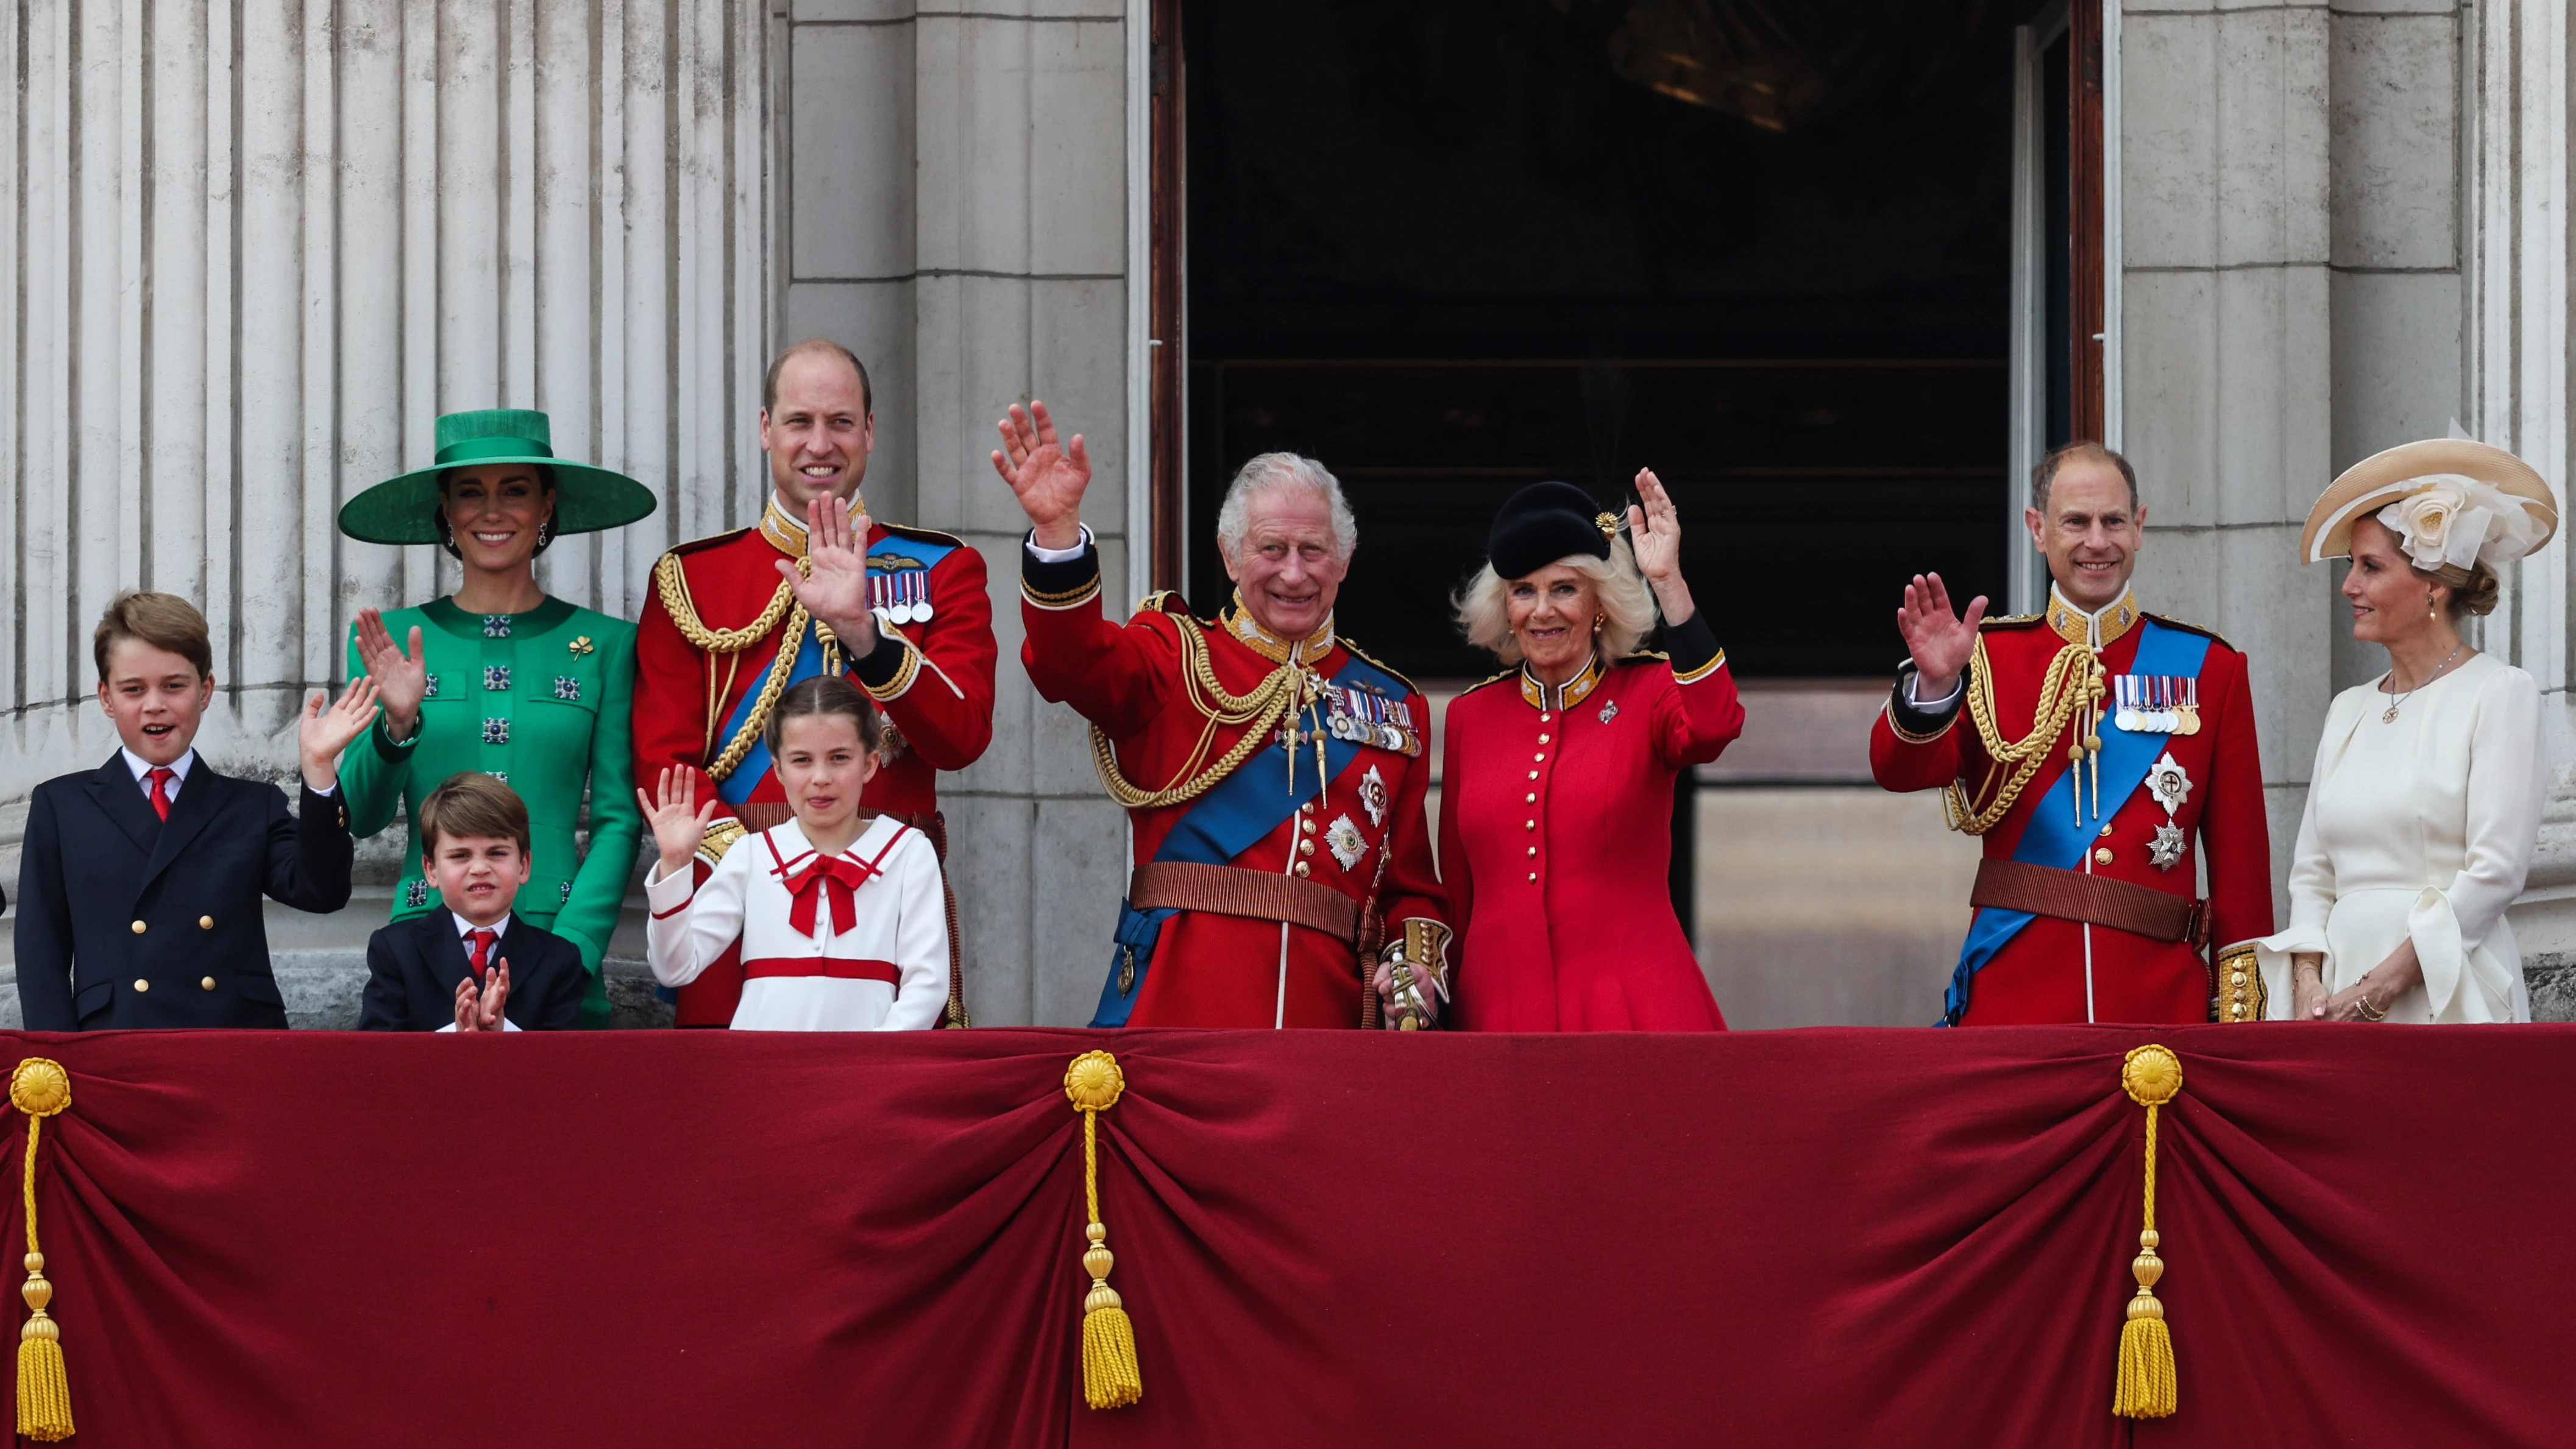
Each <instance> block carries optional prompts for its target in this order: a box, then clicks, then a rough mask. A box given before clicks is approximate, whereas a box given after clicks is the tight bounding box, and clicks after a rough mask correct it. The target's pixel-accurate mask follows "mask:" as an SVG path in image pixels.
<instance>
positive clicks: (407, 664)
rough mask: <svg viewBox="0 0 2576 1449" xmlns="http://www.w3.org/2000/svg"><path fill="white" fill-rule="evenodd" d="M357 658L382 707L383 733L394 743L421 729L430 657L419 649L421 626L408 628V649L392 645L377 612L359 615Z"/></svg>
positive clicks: (379, 612) (392, 638) (389, 634)
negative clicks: (421, 703) (409, 631)
mask: <svg viewBox="0 0 2576 1449" xmlns="http://www.w3.org/2000/svg"><path fill="white" fill-rule="evenodd" d="M358 657H359V658H360V659H361V660H363V661H365V663H366V666H367V678H369V679H370V680H373V681H374V682H375V686H376V703H378V704H380V705H382V706H384V711H385V733H386V734H387V735H390V736H391V737H392V738H393V739H394V740H395V741H396V742H397V743H399V742H401V741H404V740H408V739H410V738H411V737H412V736H413V735H414V734H415V733H417V732H418V731H419V729H420V702H421V701H422V700H423V699H426V698H427V697H428V696H429V656H428V655H427V654H426V653H424V652H422V650H421V647H420V626H419V625H418V624H414V625H412V627H411V648H410V649H409V650H408V651H406V650H405V649H404V648H403V646H402V645H400V644H397V643H395V642H394V636H393V631H391V630H389V629H387V628H386V627H385V616H384V613H383V611H381V610H378V609H360V610H359V611H358Z"/></svg>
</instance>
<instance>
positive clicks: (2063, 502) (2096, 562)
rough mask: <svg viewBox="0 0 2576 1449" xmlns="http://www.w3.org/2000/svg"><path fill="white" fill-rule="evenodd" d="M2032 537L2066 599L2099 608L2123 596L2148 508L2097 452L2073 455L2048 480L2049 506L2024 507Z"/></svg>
mask: <svg viewBox="0 0 2576 1449" xmlns="http://www.w3.org/2000/svg"><path fill="white" fill-rule="evenodd" d="M2022 521H2023V522H2024V523H2025V524H2026V525H2027V526H2028V527H2029V529H2030V538H2031V542H2033V543H2035V544H2037V545H2039V550H2040V552H2042V553H2044V554H2046V555H2048V575H2049V577H2050V578H2053V579H2055V580H2056V581H2057V592H2058V593H2059V594H2061V595H2063V596H2065V599H2066V602H2068V603H2070V604H2073V605H2074V606H2075V607H2077V608H2079V609H2082V610H2084V611H2085V612H2086V613H2097V612H2099V611H2101V610H2102V609H2105V608H2107V607H2109V606H2110V605H2111V604H2113V603H2115V602H2117V601H2118V599H2119V597H2120V594H2121V591H2122V590H2124V589H2126V588H2128V587H2129V575H2130V574H2131V573H2133V572H2135V571H2136V569H2137V567H2138V539H2139V534H2140V532H2141V531H2142V530H2143V529H2145V527H2146V526H2147V510H2146V509H2145V508H2144V507H2143V506H2135V505H2132V504H2131V503H2130V501H2129V481H2128V480H2127V479H2126V478H2123V477H2121V476H2120V470H2119V469H2118V468H2117V467H2115V466H2113V465H2112V464H2110V463H2107V462H2104V461H2102V460H2101V459H2098V458H2072V459H2069V460H2067V461H2066V463H2064V464H2063V465H2062V466H2060V467H2059V468H2058V470H2057V476H2056V477H2055V478H2053V479H2051V480H2049V485H2048V511H2047V512H2046V513H2045V514H2043V513H2041V512H2040V511H2039V510H2038V509H2036V508H2026V509H2024V510H2022Z"/></svg>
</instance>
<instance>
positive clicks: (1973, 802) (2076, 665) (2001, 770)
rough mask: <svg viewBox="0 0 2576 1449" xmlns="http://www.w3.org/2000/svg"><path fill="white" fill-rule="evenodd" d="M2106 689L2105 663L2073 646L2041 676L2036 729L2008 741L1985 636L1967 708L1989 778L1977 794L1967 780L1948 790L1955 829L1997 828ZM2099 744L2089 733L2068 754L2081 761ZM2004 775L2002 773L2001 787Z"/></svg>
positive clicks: (1945, 805) (1945, 802) (1945, 804)
mask: <svg viewBox="0 0 2576 1449" xmlns="http://www.w3.org/2000/svg"><path fill="white" fill-rule="evenodd" d="M2102 694H2103V686H2102V662H2101V661H2100V660H2099V659H2096V658H2095V657H2094V656H2093V651H2092V650H2090V649H2087V648H2085V647H2084V646H2083V645H2081V644H2069V645H2067V646H2066V647H2065V648H2063V649H2060V650H2058V651H2057V657H2056V658H2055V659H2052V660H2050V661H2049V662H2048V675H2047V677H2046V678H2045V679H2043V680H2041V681H2040V686H2039V704H2038V708H2037V709H2036V711H2035V712H2034V713H2033V715H2032V718H2031V728H2030V733H2029V734H2027V735H2025V736H2023V737H2022V738H2021V739H2019V740H2015V741H2009V742H2008V741H2006V740H2005V739H2004V738H2003V737H2002V732H2001V731H2000V730H1999V729H1998V728H1997V727H1996V724H1995V684H1994V671H1993V670H1992V669H1991V668H1989V667H1988V666H1987V663H1986V641H1985V638H1984V636H1982V635H1980V636H1979V637H1978V639H1977V650H1976V653H1975V655H1974V656H1973V657H1972V658H1970V660H1969V661H1968V701H1967V709H1968V718H1969V720H1970V721H1971V722H1972V723H1974V724H1975V726H1976V729H1977V742H1978V743H1979V744H1981V745H1983V746H1985V750H1986V758H1987V760H1988V761H1989V763H1988V764H1987V766H1986V778H1985V779H1984V780H1983V781H1981V782H1980V783H1979V784H1978V786H1977V789H1976V793H1975V794H1973V795H1972V794H1970V793H1969V791H1968V787H1967V786H1966V785H1965V784H1964V783H1962V782H1960V781H1957V780H1953V781H1951V782H1950V788H1949V789H1948V790H1947V791H1946V792H1944V794H1943V795H1942V797H1941V806H1942V811H1943V813H1944V814H1945V815H1946V816H1947V817H1948V820H1949V824H1950V828H1951V829H1952V830H1956V831H1958V832H1960V833H1961V834H1963V835H1983V834H1985V833H1986V832H1987V831H1989V830H1992V829H1994V828H1995V826H1996V825H1997V824H1998V823H2000V822H2001V821H2002V820H2003V818H2004V816H2005V815H2007V814H2009V813H2010V812H2011V810H2012V808H2013V802H2015V801H2017V800H2019V799H2020V798H2021V792H2022V791H2023V790H2024V789H2025V788H2027V787H2028V786H2029V784H2030V782H2031V780H2032V778H2033V777H2035V776H2037V775H2038V774H2039V767H2040V766H2041V765H2043V764H2045V763H2047V761H2048V758H2049V756H2050V755H2051V754H2052V753H2053V752H2054V751H2055V750H2056V748H2057V738H2058V736H2060V735H2062V734H2064V733H2065V732H2066V726H2067V723H2068V721H2070V720H2073V719H2074V718H2075V717H2076V712H2077V711H2079V710H2082V709H2085V708H2088V707H2090V706H2093V705H2095V704H2098V703H2099V702H2100V700H2101V698H2102ZM2099 748H2101V742H2100V740H2099V738H2098V737H2095V736H2091V735H2086V736H2084V737H2083V738H2079V739H2078V740H2076V742H2075V743H2074V744H2073V745H2072V746H2071V747H2070V748H2069V753H2068V756H2067V758H2068V759H2069V760H2070V761H2073V762H2075V764H2076V765H2079V766H2080V764H2081V763H2082V761H2083V760H2084V758H2085V755H2086V753H2087V751H2088V749H2094V750H2098V749H2099ZM1998 776H2001V777H2002V784H2001V786H2000V788H1998V786H1997V783H1996V782H1997V777H1998ZM2096 790H2097V792H2098V790H2099V787H2098V785H2097V786H2096ZM1980 797H1984V798H1985V801H1986V803H1985V804H1983V805H1979V804H1978V803H1977V801H1978V799H1979V798H1980ZM2096 809H2097V811H2098V809H2099V806H2098V804H2097V806H2096Z"/></svg>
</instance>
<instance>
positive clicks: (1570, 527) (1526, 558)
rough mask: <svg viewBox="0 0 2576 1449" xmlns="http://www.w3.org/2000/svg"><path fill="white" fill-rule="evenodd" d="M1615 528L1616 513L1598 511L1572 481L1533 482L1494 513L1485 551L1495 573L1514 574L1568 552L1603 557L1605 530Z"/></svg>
mask: <svg viewBox="0 0 2576 1449" xmlns="http://www.w3.org/2000/svg"><path fill="white" fill-rule="evenodd" d="M1604 519H1607V520H1609V522H1608V523H1607V524H1604V523H1603V521H1602V520H1604ZM1618 528H1619V523H1618V519H1617V517H1616V516H1615V515H1613V514H1610V513H1606V512H1604V511H1602V509H1601V507H1600V506H1599V505H1598V504H1596V503H1594V502H1593V501H1592V495H1591V494H1589V493H1586V492H1584V491H1583V490H1582V489H1580V488H1577V487H1575V486H1574V485H1573V484H1571V483H1532V484H1531V485H1530V486H1528V487H1527V488H1524V489H1522V490H1521V491H1520V492H1518V493H1515V494H1513V495H1512V496H1511V498H1510V499H1509V500H1508V501H1506V502H1505V503H1504V504H1503V509H1502V511H1501V512H1500V513H1497V514H1495V515H1494V531H1493V533H1492V535H1491V536H1490V537H1488V538H1487V539H1486V541H1485V555H1486V557H1487V558H1489V559H1491V560H1492V561H1493V565H1494V573H1495V575H1496V576H1497V577H1500V578H1506V579H1517V578H1520V577H1521V576H1523V575H1525V574H1533V573H1536V572H1538V571H1539V570H1540V569H1543V568H1545V567H1547V566H1548V565H1549V564H1552V563H1554V562H1556V561H1557V560H1558V559H1561V558H1565V557H1567V556H1569V555H1572V554H1578V553H1588V554H1590V555H1592V556H1593V557H1594V558H1608V557H1609V556H1610V536H1611V535H1612V534H1613V533H1615V532H1617V531H1618Z"/></svg>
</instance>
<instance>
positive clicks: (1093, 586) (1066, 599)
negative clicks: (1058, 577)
mask: <svg viewBox="0 0 2576 1449" xmlns="http://www.w3.org/2000/svg"><path fill="white" fill-rule="evenodd" d="M1020 597H1021V598H1024V599H1026V600H1028V601H1029V602H1030V603H1032V604H1035V605H1037V606H1038V607H1039V608H1041V609H1070V608H1074V607H1076V606H1078V605H1081V604H1087V603H1090V602H1091V601H1092V600H1093V599H1096V598H1098V597H1100V575H1098V574H1096V573H1095V574H1093V575H1092V576H1091V577H1090V578H1088V579H1085V580H1083V581H1082V586H1081V587H1080V588H1074V589H1065V590H1063V591H1061V592H1051V591H1049V590H1046V589H1041V588H1038V587H1037V586H1035V585H1033V584H1031V583H1030V582H1029V581H1028V580H1027V579H1022V580H1020Z"/></svg>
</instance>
